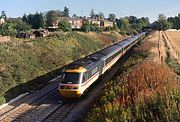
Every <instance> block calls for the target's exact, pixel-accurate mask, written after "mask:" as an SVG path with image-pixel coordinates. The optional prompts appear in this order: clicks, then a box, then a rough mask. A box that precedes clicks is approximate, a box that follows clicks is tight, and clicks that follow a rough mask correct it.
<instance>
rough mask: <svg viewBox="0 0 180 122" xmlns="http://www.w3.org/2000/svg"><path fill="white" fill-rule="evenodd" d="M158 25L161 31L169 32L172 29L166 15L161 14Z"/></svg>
mask: <svg viewBox="0 0 180 122" xmlns="http://www.w3.org/2000/svg"><path fill="white" fill-rule="evenodd" d="M157 24H158V26H157V27H158V29H159V30H167V29H169V28H171V23H169V22H168V21H167V19H166V16H164V14H159V16H158V23H157Z"/></svg>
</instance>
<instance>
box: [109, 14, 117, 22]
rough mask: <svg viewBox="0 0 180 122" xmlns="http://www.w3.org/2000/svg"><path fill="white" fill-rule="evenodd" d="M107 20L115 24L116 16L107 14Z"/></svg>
mask: <svg viewBox="0 0 180 122" xmlns="http://www.w3.org/2000/svg"><path fill="white" fill-rule="evenodd" d="M109 20H110V21H112V22H114V23H115V20H116V15H115V14H109Z"/></svg>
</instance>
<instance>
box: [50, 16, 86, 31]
mask: <svg viewBox="0 0 180 122" xmlns="http://www.w3.org/2000/svg"><path fill="white" fill-rule="evenodd" d="M64 20H67V21H68V22H69V23H70V24H71V28H72V29H81V28H82V25H83V20H82V19H81V18H70V17H59V18H58V19H57V20H56V21H55V22H53V23H52V27H49V29H57V28H59V27H58V25H59V23H60V22H61V21H64Z"/></svg>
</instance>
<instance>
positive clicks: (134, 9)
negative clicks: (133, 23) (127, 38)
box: [0, 0, 180, 22]
mask: <svg viewBox="0 0 180 122" xmlns="http://www.w3.org/2000/svg"><path fill="white" fill-rule="evenodd" d="M65 6H67V7H68V8H69V9H70V15H72V14H77V15H79V16H89V14H90V11H91V9H92V8H93V9H94V11H95V13H99V12H103V13H104V15H105V17H108V15H109V14H110V13H114V14H115V15H116V17H117V18H120V17H125V16H130V15H132V16H136V17H142V16H144V17H149V19H150V22H153V21H155V20H157V17H158V14H165V15H166V16H167V17H169V16H176V15H178V13H180V0H1V2H0V11H6V15H7V16H8V17H20V16H23V14H24V13H26V14H30V13H35V12H46V11H48V10H61V11H63V9H64V7H65Z"/></svg>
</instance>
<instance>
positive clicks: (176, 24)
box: [167, 14, 180, 29]
mask: <svg viewBox="0 0 180 122" xmlns="http://www.w3.org/2000/svg"><path fill="white" fill-rule="evenodd" d="M167 21H168V22H170V23H172V28H173V29H180V14H178V16H175V17H169V18H168V19H167Z"/></svg>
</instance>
